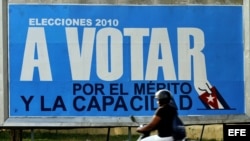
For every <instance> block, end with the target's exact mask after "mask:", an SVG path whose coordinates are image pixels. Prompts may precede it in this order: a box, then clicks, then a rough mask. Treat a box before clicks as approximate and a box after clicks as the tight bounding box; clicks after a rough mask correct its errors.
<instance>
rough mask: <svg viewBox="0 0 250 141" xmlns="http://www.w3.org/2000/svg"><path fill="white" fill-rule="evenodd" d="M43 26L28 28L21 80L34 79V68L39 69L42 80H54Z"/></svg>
mask: <svg viewBox="0 0 250 141" xmlns="http://www.w3.org/2000/svg"><path fill="white" fill-rule="evenodd" d="M46 43H47V42H46V38H45V31H44V28H42V27H30V28H29V29H28V33H27V38H26V45H25V50H24V57H23V64H22V71H21V78H20V79H21V81H31V80H33V74H34V69H35V68H36V67H37V68H38V70H39V76H40V80H42V81H52V76H51V70H50V62H49V56H48V50H47V44H46Z"/></svg>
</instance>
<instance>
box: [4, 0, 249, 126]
mask: <svg viewBox="0 0 250 141" xmlns="http://www.w3.org/2000/svg"><path fill="white" fill-rule="evenodd" d="M7 7H8V2H7V0H2V1H0V15H1V16H2V20H0V127H120V126H126V127H128V126H137V124H135V123H133V122H131V120H130V117H15V118H13V117H9V103H8V101H9V97H8V70H7V68H8V47H7V45H8V39H7V38H8V31H7V29H8V27H7V26H8V25H7V21H8V20H7V17H8V16H7V15H8V13H7ZM249 14H250V2H249V0H244V1H243V20H244V21H243V27H244V31H243V34H244V41H243V42H244V81H245V83H244V84H245V114H243V115H211V116H207V115H206V116H204V115H190V116H183V117H181V118H182V119H183V120H184V123H185V124H186V125H197V124H221V123H249V122H250V83H249V82H250V80H249V79H250V35H249V34H250V17H249ZM136 118H138V121H140V122H142V123H145V122H148V121H149V120H150V119H151V117H136Z"/></svg>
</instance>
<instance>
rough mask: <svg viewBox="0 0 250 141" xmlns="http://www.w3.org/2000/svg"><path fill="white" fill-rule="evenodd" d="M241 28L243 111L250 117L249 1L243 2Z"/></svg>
mask: <svg viewBox="0 0 250 141" xmlns="http://www.w3.org/2000/svg"><path fill="white" fill-rule="evenodd" d="M243 2H244V3H243V20H244V22H243V24H244V25H243V26H244V57H245V58H244V60H245V68H244V69H245V70H244V75H245V107H246V109H245V111H246V115H248V116H250V111H249V109H248V107H250V103H249V101H250V96H249V92H250V86H249V85H250V84H249V81H250V80H249V78H250V73H249V69H250V64H249V61H248V60H249V55H250V54H249V53H250V35H249V34H250V15H249V14H250V2H249V0H244V1H243Z"/></svg>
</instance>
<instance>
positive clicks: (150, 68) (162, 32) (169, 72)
mask: <svg viewBox="0 0 250 141" xmlns="http://www.w3.org/2000/svg"><path fill="white" fill-rule="evenodd" d="M160 68H161V69H162V72H163V75H164V80H176V74H175V68H174V61H173V56H172V50H171V46H170V41H169V36H168V30H167V28H153V29H152V33H151V39H150V44H149V51H148V61H147V69H146V78H145V79H146V80H157V78H158V73H159V69H160Z"/></svg>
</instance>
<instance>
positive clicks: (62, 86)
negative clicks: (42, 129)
mask: <svg viewBox="0 0 250 141" xmlns="http://www.w3.org/2000/svg"><path fill="white" fill-rule="evenodd" d="M242 21H243V20H242V7H241V6H168V5H161V6H135V5H123V6H118V5H36V4H25V5H22V4H10V5H9V46H8V51H9V60H8V63H9V113H10V115H9V116H10V117H16V116H18V117H22V116H25V117H27V116H129V115H135V116H151V115H152V114H153V113H154V110H155V109H156V108H157V103H156V100H155V99H154V93H155V91H157V90H159V89H168V90H170V91H171V92H172V94H173V97H174V99H175V101H176V103H177V106H178V108H179V113H180V115H184V116H185V115H225V114H244V112H245V109H244V104H245V103H244V56H243V55H244V47H243V23H242Z"/></svg>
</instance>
